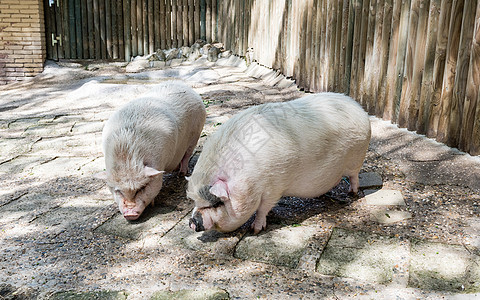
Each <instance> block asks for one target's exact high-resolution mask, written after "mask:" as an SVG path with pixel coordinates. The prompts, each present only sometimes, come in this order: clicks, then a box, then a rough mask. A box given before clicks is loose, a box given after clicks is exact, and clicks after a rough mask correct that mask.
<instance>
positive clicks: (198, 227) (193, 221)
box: [188, 214, 205, 232]
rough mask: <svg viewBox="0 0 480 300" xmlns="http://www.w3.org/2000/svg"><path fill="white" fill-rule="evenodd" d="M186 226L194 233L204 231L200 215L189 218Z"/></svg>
mask: <svg viewBox="0 0 480 300" xmlns="http://www.w3.org/2000/svg"><path fill="white" fill-rule="evenodd" d="M188 225H189V226H190V228H192V229H193V230H195V231H196V232H200V231H205V227H203V220H202V215H201V214H195V215H194V216H193V217H192V218H190V221H189V222H188Z"/></svg>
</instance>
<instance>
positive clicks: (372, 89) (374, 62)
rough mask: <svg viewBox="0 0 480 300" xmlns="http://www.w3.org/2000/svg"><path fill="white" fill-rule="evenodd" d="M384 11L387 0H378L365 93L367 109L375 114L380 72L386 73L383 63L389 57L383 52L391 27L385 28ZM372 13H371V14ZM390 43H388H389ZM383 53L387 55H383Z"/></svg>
mask: <svg viewBox="0 0 480 300" xmlns="http://www.w3.org/2000/svg"><path fill="white" fill-rule="evenodd" d="M384 13H385V0H377V8H376V11H375V16H374V19H375V21H374V22H375V25H374V26H375V29H374V35H373V50H372V54H371V57H370V59H369V63H368V66H369V71H368V79H367V82H366V88H365V93H366V95H367V99H366V100H367V101H366V105H367V109H368V112H369V113H370V114H375V110H376V106H377V99H378V98H377V94H378V85H379V82H380V76H381V74H380V72H383V73H385V68H384V69H383V70H382V69H381V67H382V64H385V65H386V63H385V61H386V59H387V52H385V53H382V46H383V44H382V41H383V40H382V38H383V35H384V31H388V30H389V28H385V27H384V24H383V21H384V19H385V18H384ZM370 15H371V14H370ZM387 25H388V24H387ZM387 45H388V44H387ZM382 55H385V56H384V57H382Z"/></svg>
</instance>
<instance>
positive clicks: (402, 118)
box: [397, 0, 425, 127]
mask: <svg viewBox="0 0 480 300" xmlns="http://www.w3.org/2000/svg"><path fill="white" fill-rule="evenodd" d="M421 2H424V1H423V0H412V3H411V6H410V17H409V22H408V23H409V26H408V35H407V36H408V37H407V47H406V54H405V63H404V65H405V67H404V74H403V77H404V79H403V87H402V93H401V97H400V106H399V112H398V119H397V123H398V125H399V126H400V127H407V126H408V119H409V117H410V115H409V107H410V106H411V105H415V104H413V103H411V102H414V101H416V98H415V90H414V84H415V83H414V82H413V73H414V70H413V69H414V59H415V56H416V53H415V50H416V49H417V46H418V45H417V31H418V30H417V29H418V26H419V14H420V6H421V5H422V3H421ZM423 5H424V4H423ZM422 42H423V41H422ZM424 47H425V44H422V45H421V47H418V51H420V50H421V49H424ZM411 97H414V98H413V99H412V98H411Z"/></svg>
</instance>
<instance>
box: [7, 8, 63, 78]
mask: <svg viewBox="0 0 480 300" xmlns="http://www.w3.org/2000/svg"><path fill="white" fill-rule="evenodd" d="M43 7H44V8H45V37H46V43H47V45H46V46H47V59H54V60H58V54H57V51H56V49H55V47H54V46H52V45H53V44H52V40H53V39H52V36H53V37H55V35H56V28H55V4H54V3H49V0H44V1H43ZM1 71H2V70H0V72H1Z"/></svg>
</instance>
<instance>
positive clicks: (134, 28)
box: [44, 0, 218, 60]
mask: <svg viewBox="0 0 480 300" xmlns="http://www.w3.org/2000/svg"><path fill="white" fill-rule="evenodd" d="M217 1H218V0H44V6H45V22H46V34H47V43H48V47H47V57H48V58H49V59H53V60H58V59H63V58H64V59H102V60H129V59H130V58H131V57H132V56H137V55H146V54H149V53H153V52H154V51H156V50H158V49H169V48H172V47H181V46H187V45H192V44H193V43H194V42H195V41H196V40H197V39H203V40H206V41H207V42H213V41H216V40H217V10H218V9H217V6H218V5H217Z"/></svg>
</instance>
